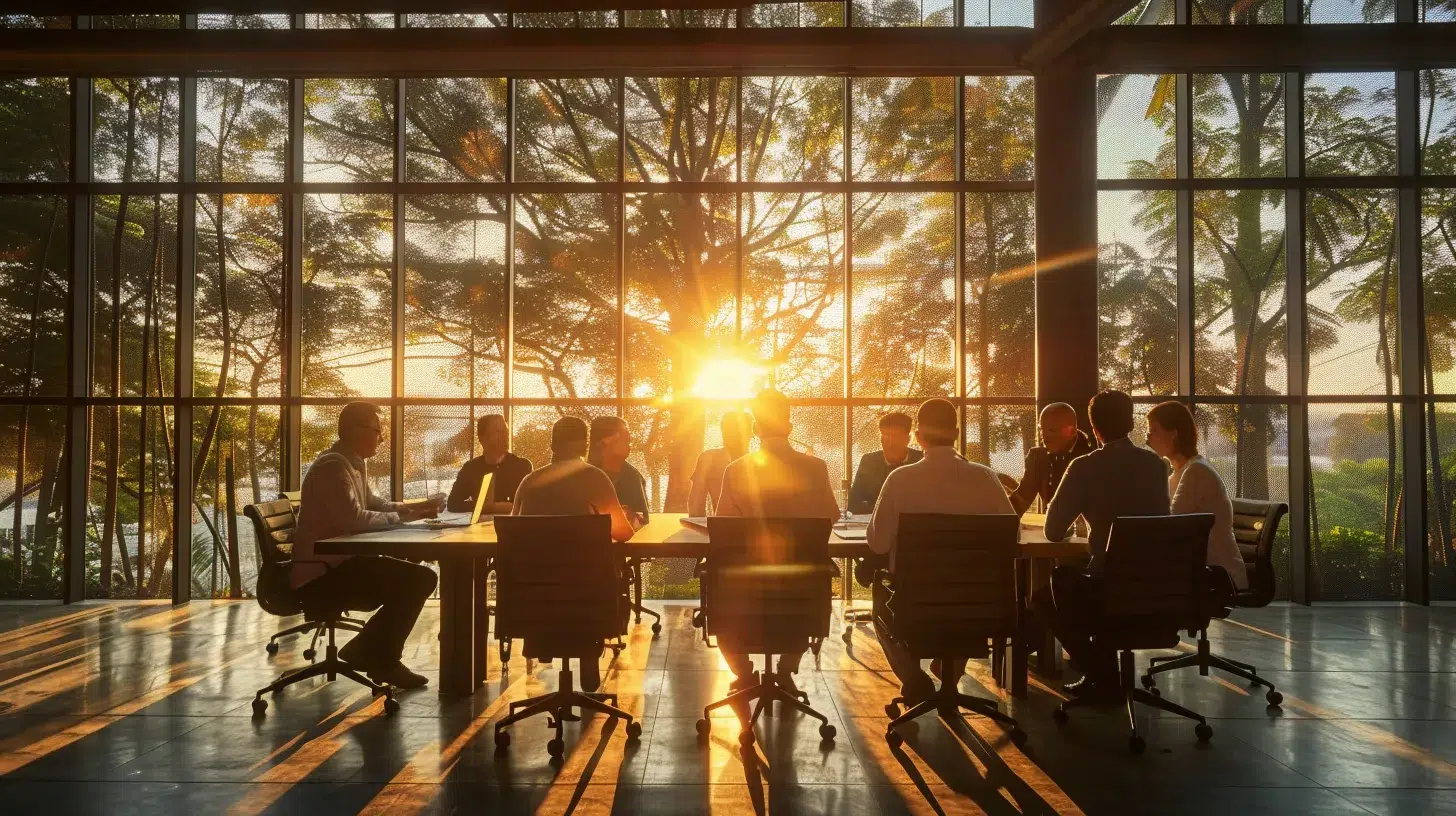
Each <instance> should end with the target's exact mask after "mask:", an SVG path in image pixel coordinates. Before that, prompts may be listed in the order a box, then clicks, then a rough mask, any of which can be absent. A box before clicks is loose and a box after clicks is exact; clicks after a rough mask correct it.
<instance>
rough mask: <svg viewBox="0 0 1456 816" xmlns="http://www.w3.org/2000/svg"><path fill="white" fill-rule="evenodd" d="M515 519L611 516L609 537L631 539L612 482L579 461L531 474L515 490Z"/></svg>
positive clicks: (603, 474) (567, 461)
mask: <svg viewBox="0 0 1456 816" xmlns="http://www.w3.org/2000/svg"><path fill="white" fill-rule="evenodd" d="M511 515H515V516H592V515H607V516H611V517H612V538H613V539H614V540H617V541H626V540H627V539H629V538H631V537H632V523H631V522H629V521H628V520H627V516H626V514H625V513H623V512H622V504H621V502H619V501H618V500H617V491H616V488H614V487H612V480H611V478H610V477H609V476H607V474H606V472H604V471H603V470H602V469H601V468H598V467H593V466H592V465H589V464H587V463H586V462H585V461H583V460H581V459H575V458H571V459H562V460H560V461H556V462H552V463H551V464H549V465H547V466H545V467H543V468H541V469H540V470H537V471H534V472H533V473H531V475H529V476H527V477H526V478H525V479H524V480H522V482H521V487H520V488H519V489H518V490H517V491H516V504H515V506H514V507H512V508H511Z"/></svg>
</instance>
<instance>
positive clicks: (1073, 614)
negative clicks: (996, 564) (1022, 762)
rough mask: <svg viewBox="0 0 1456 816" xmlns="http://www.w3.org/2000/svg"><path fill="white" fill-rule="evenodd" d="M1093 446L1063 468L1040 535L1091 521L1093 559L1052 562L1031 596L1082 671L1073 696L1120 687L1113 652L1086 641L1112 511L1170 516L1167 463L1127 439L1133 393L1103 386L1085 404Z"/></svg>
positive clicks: (1096, 606)
mask: <svg viewBox="0 0 1456 816" xmlns="http://www.w3.org/2000/svg"><path fill="white" fill-rule="evenodd" d="M1089 413H1090V414H1091V418H1092V432H1093V433H1094V434H1096V435H1097V441H1098V442H1100V443H1102V447H1101V448H1100V449H1099V450H1095V451H1093V452H1092V453H1089V454H1087V455H1086V456H1083V457H1080V458H1078V459H1076V460H1074V461H1073V462H1072V464H1071V465H1069V466H1068V467H1067V473H1066V475H1065V476H1063V477H1062V483H1061V485H1060V486H1058V487H1057V492H1056V494H1055V495H1054V496H1052V502H1051V505H1050V506H1049V507H1048V508H1047V514H1046V536H1047V538H1048V539H1050V540H1052V541H1060V540H1061V539H1063V538H1065V537H1066V535H1067V531H1068V530H1069V529H1070V528H1071V526H1072V522H1073V521H1075V520H1076V519H1077V517H1078V516H1082V517H1083V518H1085V519H1087V523H1088V525H1089V526H1090V527H1091V533H1090V535H1089V537H1088V541H1089V544H1090V545H1091V550H1092V560H1091V561H1090V562H1089V563H1088V564H1087V566H1086V567H1085V568H1077V567H1057V568H1056V569H1055V570H1053V571H1052V581H1051V587H1050V588H1049V590H1048V589H1043V590H1039V591H1038V592H1037V593H1036V594H1035V595H1033V596H1032V606H1033V608H1034V609H1035V610H1036V613H1037V617H1038V618H1039V619H1041V621H1042V622H1043V623H1044V624H1046V625H1048V626H1050V627H1051V629H1052V632H1053V633H1054V634H1056V636H1057V639H1058V640H1060V641H1061V642H1062V645H1063V646H1064V647H1066V650H1067V654H1069V655H1071V656H1072V659H1073V660H1076V661H1077V664H1078V665H1079V666H1080V667H1081V668H1082V670H1083V671H1084V672H1085V676H1084V677H1083V678H1082V680H1080V681H1078V682H1076V683H1073V684H1071V685H1069V686H1068V687H1067V690H1068V691H1070V692H1072V693H1073V694H1088V693H1109V694H1110V693H1113V692H1116V690H1117V687H1118V679H1117V654H1116V653H1115V652H1113V651H1112V650H1110V649H1105V648H1099V647H1097V646H1095V645H1094V644H1093V643H1092V636H1091V632H1092V629H1093V627H1094V625H1095V623H1096V621H1097V617H1098V615H1099V614H1100V610H1101V607H1102V603H1101V601H1102V592H1101V589H1102V587H1101V578H1100V574H1101V571H1102V560H1103V554H1104V553H1105V552H1106V550H1107V536H1108V533H1110V532H1111V530H1112V522H1113V521H1114V520H1115V519H1116V518H1117V517H1118V516H1165V515H1167V514H1168V508H1169V501H1168V466H1167V464H1166V463H1165V462H1164V461H1163V458H1162V457H1161V456H1158V455H1157V454H1156V453H1153V452H1152V451H1150V450H1147V449H1145V448H1140V447H1138V446H1137V445H1135V444H1133V441H1132V440H1131V439H1129V438H1128V434H1129V433H1131V432H1132V398H1131V397H1129V396H1128V395H1127V394H1124V393H1122V392H1121V391H1103V392H1102V393H1100V394H1098V395H1097V396H1095V397H1093V398H1092V403H1091V405H1090V407H1089Z"/></svg>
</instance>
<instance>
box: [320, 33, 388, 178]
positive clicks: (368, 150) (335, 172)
mask: <svg viewBox="0 0 1456 816" xmlns="http://www.w3.org/2000/svg"><path fill="white" fill-rule="evenodd" d="M325 16H333V15H325ZM303 178H304V180H305V181H391V180H393V179H394V80H392V79H307V80H304V83H303Z"/></svg>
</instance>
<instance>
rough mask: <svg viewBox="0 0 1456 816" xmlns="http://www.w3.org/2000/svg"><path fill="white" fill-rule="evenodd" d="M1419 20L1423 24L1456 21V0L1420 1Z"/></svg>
mask: <svg viewBox="0 0 1456 816" xmlns="http://www.w3.org/2000/svg"><path fill="white" fill-rule="evenodd" d="M1420 20H1421V22H1423V23H1437V22H1446V23H1449V22H1452V21H1453V20H1456V0H1420Z"/></svg>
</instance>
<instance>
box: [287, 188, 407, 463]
mask: <svg viewBox="0 0 1456 816" xmlns="http://www.w3.org/2000/svg"><path fill="white" fill-rule="evenodd" d="M393 241H394V207H393V202H392V201H391V200H390V197H389V196H382V195H310V196H306V197H305V198H304V211H303V297H302V309H303V337H302V346H303V395H304V396H309V397H342V396H365V397H387V396H389V395H390V394H391V392H392V389H393V386H392V378H393V377H392V371H391V365H390V361H391V359H392V358H393V356H394V332H393V329H392V327H393V325H394V314H393V312H394V310H393V308H392V307H391V305H390V304H391V301H392V293H393V291H394V290H393V286H394V243H393ZM326 447H327V446H326Z"/></svg>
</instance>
